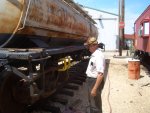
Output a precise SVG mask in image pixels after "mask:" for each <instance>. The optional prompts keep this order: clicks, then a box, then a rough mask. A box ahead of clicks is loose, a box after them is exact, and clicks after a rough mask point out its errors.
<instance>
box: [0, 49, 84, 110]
mask: <svg viewBox="0 0 150 113" xmlns="http://www.w3.org/2000/svg"><path fill="white" fill-rule="evenodd" d="M84 51H85V48H84V46H68V47H62V48H54V49H42V48H38V49H14V48H1V49H0V73H1V74H0V75H1V76H0V81H1V82H0V112H1V113H10V112H11V113H22V112H23V110H24V108H25V107H26V106H27V105H32V104H34V103H36V102H37V101H39V100H40V99H43V98H46V97H49V96H51V95H53V94H54V93H55V92H56V91H57V90H58V89H59V88H60V87H63V85H65V83H66V82H67V81H68V80H69V78H70V77H71V75H70V74H68V70H69V69H70V67H72V65H74V63H72V62H74V61H79V60H81V59H82V58H83V57H82V56H83V55H82V54H83V52H84ZM83 73H84V72H83Z"/></svg>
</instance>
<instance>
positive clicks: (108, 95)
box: [107, 74, 112, 113]
mask: <svg viewBox="0 0 150 113" xmlns="http://www.w3.org/2000/svg"><path fill="white" fill-rule="evenodd" d="M107 79H108V94H107V102H108V105H109V110H110V111H109V113H112V108H111V104H110V100H109V97H110V78H109V74H108V76H107Z"/></svg>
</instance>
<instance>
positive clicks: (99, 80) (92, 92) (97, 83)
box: [91, 73, 103, 96]
mask: <svg viewBox="0 0 150 113" xmlns="http://www.w3.org/2000/svg"><path fill="white" fill-rule="evenodd" d="M102 80H103V73H98V75H97V79H96V82H95V84H94V86H93V88H92V90H91V95H92V96H96V95H97V89H98V88H99V86H100V84H101V82H102Z"/></svg>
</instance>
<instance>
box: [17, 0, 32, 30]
mask: <svg viewBox="0 0 150 113" xmlns="http://www.w3.org/2000/svg"><path fill="white" fill-rule="evenodd" d="M30 4H31V0H29V2H28V6H27V10H26V14H25V18H24V21H23V26H22V27H21V28H19V29H18V30H22V29H24V27H25V25H26V20H27V16H28V12H29V8H30Z"/></svg>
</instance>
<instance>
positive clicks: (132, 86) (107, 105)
mask: <svg viewBox="0 0 150 113" xmlns="http://www.w3.org/2000/svg"><path fill="white" fill-rule="evenodd" d="M104 54H105V55H106V58H107V61H106V62H107V70H108V71H107V77H106V82H105V86H104V89H103V92H102V104H103V105H102V108H103V113H150V101H149V98H150V77H149V73H148V71H147V70H146V69H145V67H143V66H142V65H141V66H140V78H139V79H138V80H132V79H129V78H128V58H113V57H112V56H113V55H117V53H111V54H109V53H107V52H106V53H104ZM125 55H126V54H125V53H124V56H125Z"/></svg>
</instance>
